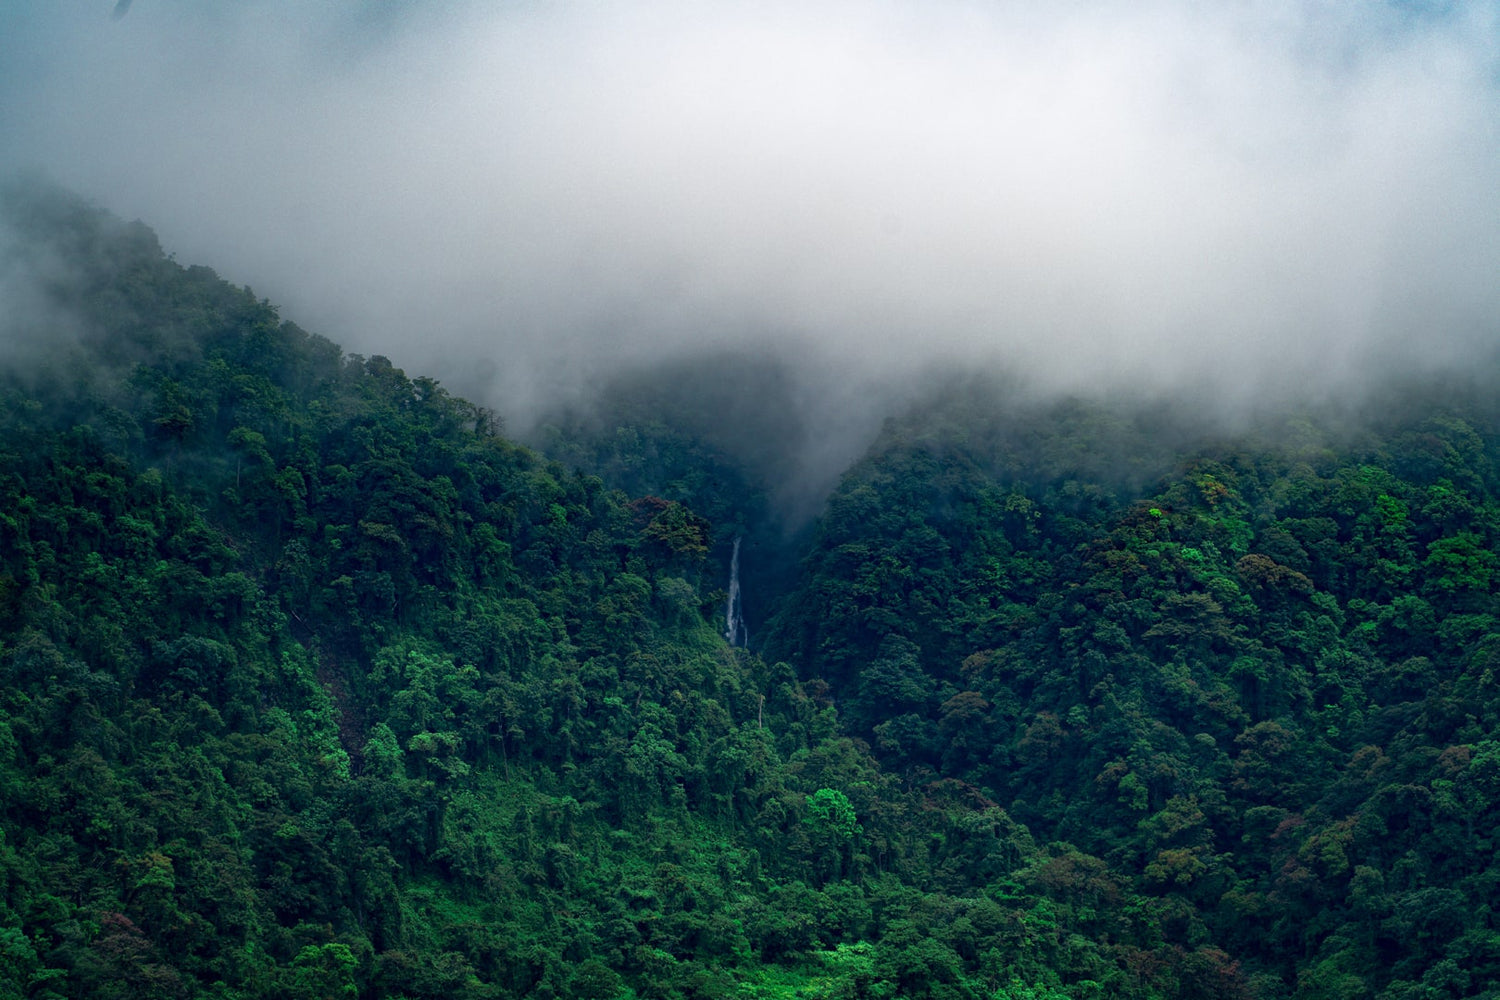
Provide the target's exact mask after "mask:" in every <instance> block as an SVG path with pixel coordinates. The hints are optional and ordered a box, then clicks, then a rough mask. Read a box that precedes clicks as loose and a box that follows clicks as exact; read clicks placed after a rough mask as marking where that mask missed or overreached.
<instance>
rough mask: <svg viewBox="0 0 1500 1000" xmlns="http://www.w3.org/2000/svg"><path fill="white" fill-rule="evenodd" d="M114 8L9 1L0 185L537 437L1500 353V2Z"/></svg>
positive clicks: (1, 16)
mask: <svg viewBox="0 0 1500 1000" xmlns="http://www.w3.org/2000/svg"><path fill="white" fill-rule="evenodd" d="M119 6H125V5H119ZM54 7H55V8H56V9H53V8H54ZM116 9H117V5H116V4H115V3H114V2H112V0H101V2H97V3H79V4H68V5H11V6H10V7H9V8H7V9H6V10H5V11H4V12H0V89H3V92H4V93H5V94H6V95H7V97H6V99H5V100H4V101H3V102H0V133H3V134H5V135H6V136H7V143H6V147H7V148H6V151H5V152H4V153H3V154H0V156H3V157H4V158H5V160H6V161H7V164H6V165H7V166H10V167H20V168H41V169H42V170H45V171H46V172H48V173H49V174H51V175H52V176H53V177H55V178H57V179H58V180H59V181H61V182H62V183H64V184H66V185H68V186H71V187H73V188H75V189H76V190H78V191H80V192H82V193H84V194H86V195H89V196H91V197H93V198H95V199H97V200H98V201H100V202H101V203H102V204H104V205H105V206H106V207H108V208H110V209H112V210H113V211H115V212H117V213H119V214H121V215H124V216H126V217H127V218H134V217H139V218H141V219H144V220H145V221H147V222H148V223H150V224H151V225H152V226H153V227H155V228H156V229H157V230H158V232H159V233H160V234H161V237H162V241H163V243H164V244H165V245H166V246H167V247H168V248H169V249H170V250H172V251H174V252H175V253H176V254H177V256H178V258H179V259H180V260H183V261H184V262H194V263H199V262H201V263H207V264H210V265H212V266H214V267H216V268H217V269H218V270H219V271H220V272H221V273H222V274H223V275H225V276H226V277H228V278H229V279H231V280H234V281H236V282H242V283H248V284H250V285H252V286H253V287H254V288H255V290H256V292H257V293H258V294H261V295H265V296H268V297H270V298H271V299H272V300H273V301H275V302H277V303H280V304H281V305H282V306H283V313H284V315H286V316H287V317H289V318H292V319H295V320H297V321H298V322H299V323H301V324H302V325H303V326H306V327H308V328H310V329H315V330H318V331H319V332H322V333H326V334H328V335H329V336H331V337H333V338H334V339H336V340H338V341H340V342H341V343H343V344H344V345H345V346H346V348H348V349H350V350H354V351H359V352H363V353H383V354H387V355H389V356H390V357H391V358H392V359H393V360H395V361H396V363H398V364H400V365H402V366H403V367H405V368H407V369H408V370H412V371H423V372H430V373H433V374H435V375H437V376H438V377H440V378H442V379H443V380H444V381H445V382H447V383H448V384H450V385H451V386H453V387H454V388H456V389H457V390H459V391H462V392H465V393H469V394H473V395H478V396H483V397H484V398H485V399H486V401H487V402H489V403H491V404H493V405H495V406H496V407H497V408H498V409H499V410H500V411H501V412H502V413H504V414H506V415H507V416H508V417H509V419H510V420H511V422H512V425H513V426H519V425H524V423H525V421H526V420H527V419H528V418H529V416H530V415H531V414H533V413H535V412H537V410H538V409H539V408H541V407H543V406H546V405H549V404H551V403H553V402H555V401H556V400H558V399H566V398H575V397H578V396H581V395H584V394H586V393H587V391H588V389H587V387H589V386H591V385H597V383H598V381H599V380H600V379H602V378H606V377H607V376H608V375H609V374H610V373H612V372H615V371H619V370H621V369H622V368H631V367H639V366H642V365H650V364H652V363H654V362H655V361H656V360H658V359H661V358H665V357H675V356H681V355H683V354H686V353H691V352H698V351H707V352H715V351H729V352H741V353H743V352H751V353H754V352H761V353H764V354H767V355H770V356H774V357H778V358H781V359H783V360H785V361H787V362H788V363H790V364H791V365H792V366H793V367H794V368H799V367H800V368H804V369H805V371H806V372H807V375H806V379H807V380H809V385H808V387H807V388H806V389H805V390H803V395H804V396H805V397H807V398H809V399H814V400H823V401H824V405H825V407H826V408H827V409H828V411H829V412H827V413H825V414H823V416H822V417H820V419H829V420H830V421H831V420H833V419H834V414H833V412H832V411H833V409H834V408H835V407H837V408H845V407H847V408H848V409H847V411H845V410H842V409H841V410H840V412H850V413H852V412H854V411H858V410H860V409H861V406H864V407H866V408H868V409H870V410H871V417H872V419H873V414H874V409H873V408H870V407H869V406H868V403H863V404H862V403H860V402H859V400H857V399H853V398H852V397H855V396H862V398H865V399H867V398H868V397H867V396H863V395H862V394H863V388H865V387H872V386H897V385H900V384H901V383H902V382H903V381H904V380H905V379H906V378H907V376H908V373H911V372H914V371H918V370H922V371H926V370H929V369H931V368H933V367H935V366H936V367H941V366H944V365H958V366H962V367H967V368H974V367H995V368H1006V369H1009V370H1012V371H1017V372H1020V373H1021V374H1022V375H1023V376H1025V377H1026V378H1027V379H1029V380H1031V381H1032V382H1033V383H1035V384H1038V385H1043V386H1047V387H1052V388H1057V389H1063V390H1070V391H1081V390H1089V389H1097V388H1101V387H1102V388H1106V389H1110V390H1116V389H1119V388H1120V387H1121V386H1143V387H1152V388H1156V389H1165V390H1171V389H1173V388H1174V387H1178V386H1184V385H1192V386H1193V387H1194V389H1195V391H1198V390H1202V389H1203V388H1204V387H1205V386H1209V387H1212V388H1213V389H1214V391H1216V392H1219V393H1221V394H1222V395H1223V397H1224V398H1225V399H1226V400H1228V401H1245V400H1249V399H1254V398H1257V397H1260V396H1264V395H1265V394H1268V393H1270V394H1277V393H1287V392H1302V393H1313V394H1316V393H1325V392H1336V391H1343V390H1345V389H1347V388H1349V387H1350V386H1358V385H1360V384H1363V383H1364V382H1366V381H1368V380H1370V379H1371V378H1373V377H1374V376H1375V375H1377V374H1378V373H1380V372H1382V371H1386V370H1389V369H1391V368H1411V367H1441V366H1444V365H1454V364H1462V363H1463V361H1464V359H1465V358H1467V357H1470V356H1471V355H1472V354H1473V352H1475V351H1476V350H1479V349H1481V348H1484V349H1486V350H1488V349H1489V348H1490V347H1492V346H1493V344H1494V342H1495V341H1496V340H1497V339H1500V338H1497V337H1496V334H1497V332H1500V331H1497V323H1500V321H1497V317H1500V283H1497V282H1496V281H1495V277H1494V276H1495V275H1496V274H1497V273H1500V198H1497V197H1496V192H1500V83H1497V81H1500V59H1497V51H1496V42H1495V39H1496V38H1497V37H1500V33H1497V28H1500V18H1497V13H1496V7H1495V5H1494V4H1491V3H1482V4H1481V3H1473V4H1463V3H1454V4H1443V5H1439V4H1432V5H1422V4H1418V3H1399V4H1398V3H1391V4H1388V5H1381V4H1359V5H1346V4H1335V3H1322V2H1313V0H1282V2H1272V3H1228V4H1212V5H1203V4H1193V3H1187V2H1159V3H1151V2H1147V3H1144V4H1135V3H1131V4H1126V3H1115V2H1107V0H1105V2H1098V3H1084V2H1074V3H1062V4H1055V5H1045V9H1042V8H1039V7H1038V5H1034V4H1022V3H1003V2H1002V3H979V2H972V3H965V2H941V0H940V2H937V3H925V4H916V3H896V2H875V3H858V4H856V3H847V2H833V3H828V4H816V5H808V4H793V3H778V2H773V3H769V4H758V5H728V4H722V5H721V4H712V3H710V4H696V3H686V2H663V3H656V4H639V5H637V4H613V3H572V4H559V3H513V4H504V5H496V4H489V3H468V4H444V5H411V6H410V7H408V6H407V5H402V4H395V3H369V4H361V5H357V6H356V5H347V6H346V5H321V4H317V5H315V4H304V3H297V2H293V0H262V2H256V3H249V2H245V3H228V2H225V3H220V4H213V5H208V4H201V3H196V2H188V0H138V2H136V3H134V4H133V5H129V6H128V8H127V9H126V10H125V11H124V12H123V16H120V17H118V18H113V17H111V14H112V13H113V12H115V11H116ZM825 388H826V390H827V391H824V389H825ZM856 388H858V389H860V390H861V391H860V392H856V391H855V390H856ZM871 391H874V390H871ZM810 405H811V404H810ZM814 408H815V407H814ZM844 423H846V424H848V423H851V421H849V420H846V421H844ZM852 424H854V425H857V426H858V427H859V428H860V429H859V430H857V431H850V432H848V433H849V434H850V435H852V436H853V437H858V436H859V435H860V434H863V433H865V429H867V425H868V421H866V420H863V418H861V419H860V420H852ZM825 447H826V446H825Z"/></svg>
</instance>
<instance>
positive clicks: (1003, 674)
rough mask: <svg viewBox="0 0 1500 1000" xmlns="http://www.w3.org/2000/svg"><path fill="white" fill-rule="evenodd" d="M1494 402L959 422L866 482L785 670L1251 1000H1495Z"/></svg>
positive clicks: (986, 409)
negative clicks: (1477, 999) (816, 679)
mask: <svg viewBox="0 0 1500 1000" xmlns="http://www.w3.org/2000/svg"><path fill="white" fill-rule="evenodd" d="M1481 381H1482V379H1481ZM1493 398H1494V397H1493V394H1492V393H1490V392H1488V391H1487V389H1486V387H1485V386H1484V385H1477V386H1476V385H1475V384H1473V383H1471V382H1466V381H1465V380H1462V379H1449V380H1445V381H1441V382H1439V383H1437V384H1429V385H1426V386H1414V385H1408V386H1407V387H1405V389H1403V390H1401V391H1398V392H1394V393H1393V394H1391V395H1387V396H1384V397H1382V398H1381V401H1380V406H1379V408H1378V411H1377V413H1376V414H1374V415H1371V414H1366V415H1365V418H1364V419H1363V420H1357V421H1351V420H1350V419H1348V417H1349V415H1348V414H1347V413H1346V414H1344V415H1342V416H1338V415H1336V414H1334V413H1333V412H1332V411H1331V410H1325V411H1323V412H1321V413H1319V412H1315V411H1312V412H1309V414H1306V415H1304V416H1302V417H1299V418H1297V419H1287V418H1279V419H1277V420H1276V421H1268V422H1263V423H1262V426H1261V427H1260V429H1259V430H1258V431H1255V432H1251V431H1239V432H1236V433H1234V434H1232V435H1220V436H1219V437H1218V439H1217V440H1208V439H1205V440H1202V441H1199V442H1197V443H1193V442H1190V441H1187V440H1181V439H1180V440H1179V441H1178V442H1176V443H1174V444H1173V445H1172V446H1171V447H1170V448H1167V449H1165V450H1164V449H1163V447H1162V445H1161V440H1162V438H1161V435H1160V434H1159V433H1156V432H1155V431H1154V430H1153V428H1152V423H1153V421H1154V419H1155V418H1154V417H1152V416H1150V415H1149V414H1145V413H1143V412H1142V411H1140V410H1133V409H1131V408H1128V407H1125V408H1120V407H1104V406H1093V405H1085V404H1078V403H1069V404H1065V405H1062V406H1052V407H1038V408H1033V409H1032V410H1031V412H1029V413H1027V412H1025V411H1024V410H1023V411H1020V412H1018V411H1017V410H1016V409H1015V408H1013V407H1009V406H1006V405H1005V404H1003V402H1001V401H1000V400H998V399H996V398H995V397H993V396H991V395H989V394H987V393H985V392H983V391H981V392H977V393H975V394H971V395H969V396H967V397H966V398H964V399H962V400H961V401H960V402H958V403H954V404H952V405H950V406H947V407H939V408H938V409H937V410H934V411H928V412H923V413H920V414H917V415H915V416H914V417H913V418H912V419H911V420H909V421H907V422H905V423H904V424H902V425H899V426H894V427H893V428H892V430H891V432H890V434H889V435H888V436H887V439H886V440H885V441H884V442H883V443H882V445H881V446H879V447H878V448H877V449H876V450H875V451H874V452H873V453H872V454H871V456H870V457H869V458H868V459H867V460H866V461H865V462H864V463H862V464H861V465H860V466H859V467H858V468H857V469H855V470H853V471H852V472H851V473H850V474H849V475H848V476H847V477H846V479H845V481H844V483H843V485H842V486H841V488H840V489H839V491H838V492H837V494H836V495H835V496H834V498H833V499H832V500H831V502H830V504H829V508H828V511H827V513H826V514H825V516H824V518H823V519H822V521H821V523H820V527H819V537H818V540H817V543H816V545H815V547H814V550H813V552H812V553H811V554H810V555H809V556H808V558H807V561H806V564H805V573H804V578H803V581H802V583H801V585H800V588H799V589H798V591H797V592H796V593H795V594H794V595H793V597H792V598H791V599H790V600H789V601H788V602H787V603H786V606H785V610H784V611H783V612H782V614H781V616H780V618H779V619H778V621H777V622H776V623H775V624H774V626H773V628H772V629H771V630H770V638H769V639H768V645H767V649H768V653H774V654H775V655H780V656H784V657H786V658H787V659H789V660H791V661H792V662H793V663H795V664H796V665H797V667H798V669H799V670H800V671H801V672H802V673H803V674H804V675H806V676H821V677H825V678H827V679H828V680H829V682H830V683H831V684H832V685H833V686H834V688H835V689H836V690H838V691H839V692H840V695H841V697H840V698H839V706H840V710H841V713H842V715H843V717H844V718H845V719H846V720H847V721H848V722H849V723H850V724H851V726H852V728H853V730H854V732H856V733H857V734H859V735H861V736H863V737H865V738H866V739H868V740H869V741H870V742H871V744H872V745H873V746H874V747H875V749H876V752H877V754H878V755H879V756H880V757H881V758H882V759H883V760H884V761H885V762H886V763H887V765H889V766H891V767H893V768H895V769H896V770H898V771H901V772H902V773H904V774H905V775H906V776H907V778H908V780H910V781H913V782H916V783H919V784H929V785H942V784H945V783H950V782H959V783H962V785H963V786H964V787H967V788H970V789H971V790H972V792H971V794H973V795H974V796H976V797H983V798H985V799H988V800H991V801H994V802H996V803H998V804H999V805H1000V806H1002V807H1004V808H1005V810H1006V811H1007V812H1008V813H1009V814H1010V816H1011V817H1013V819H1014V820H1016V821H1019V822H1022V823H1024V824H1026V825H1027V826H1028V827H1029V829H1030V831H1031V832H1032V834H1033V835H1034V836H1036V837H1037V838H1038V839H1039V840H1058V841H1066V842H1067V843H1069V844H1071V845H1073V847H1075V848H1076V849H1078V850H1079V851H1081V852H1083V853H1084V854H1085V855H1087V856H1089V857H1090V858H1092V859H1097V860H1094V861H1091V862H1090V863H1089V865H1080V866H1078V867H1075V868H1074V869H1073V870H1072V871H1070V872H1068V873H1067V874H1066V876H1064V877H1065V878H1066V879H1067V881H1068V882H1069V883H1070V885H1071V890H1070V891H1071V893H1072V895H1071V901H1072V904H1073V905H1074V906H1076V907H1084V908H1087V910H1088V911H1090V912H1095V913H1099V914H1101V915H1102V914H1105V913H1109V912H1112V911H1114V910H1116V909H1117V908H1118V907H1120V906H1123V905H1130V906H1139V905H1140V903H1139V900H1140V899H1148V900H1151V901H1152V902H1151V905H1150V906H1149V907H1145V908H1144V909H1143V910H1142V911H1141V912H1143V913H1149V914H1151V916H1150V917H1149V918H1148V919H1149V920H1151V921H1153V922H1154V923H1155V925H1156V928H1157V932H1159V933H1160V934H1162V935H1163V937H1164V938H1165V939H1166V940H1168V941H1175V942H1178V943H1180V944H1183V945H1187V944H1190V943H1198V944H1210V945H1211V946H1213V947H1215V948H1218V949H1221V950H1222V952H1223V953H1224V954H1225V955H1226V957H1227V958H1229V959H1232V960H1234V961H1236V962H1238V963H1239V970H1240V972H1241V974H1242V975H1243V976H1244V977H1246V978H1245V982H1246V983H1247V988H1250V989H1251V992H1252V995H1264V996H1280V995H1284V993H1283V991H1293V992H1294V995H1297V996H1350V997H1357V996H1375V995H1378V996H1380V997H1407V996H1424V997H1426V996H1453V997H1460V996H1480V995H1484V996H1488V995H1492V994H1491V993H1487V992H1484V991H1485V990H1488V989H1492V986H1491V984H1493V983H1495V982H1496V981H1500V935H1497V926H1496V923H1495V918H1494V916H1493V913H1492V910H1491V901H1492V899H1493V886H1494V885H1495V880H1496V879H1497V878H1500V864H1497V856H1496V854H1495V844H1494V843H1493V839H1492V838H1491V836H1490V831H1491V830H1493V829H1494V827H1495V824H1496V822H1497V821H1500V812H1497V809H1500V800H1497V797H1496V795H1497V793H1500V787H1497V786H1496V785H1495V784H1494V780H1495V775H1496V773H1497V771H1496V767H1497V765H1500V741H1497V739H1496V736H1497V726H1500V690H1497V689H1496V688H1495V685H1494V677H1493V674H1494V671H1495V667H1496V663H1497V659H1496V657H1497V656H1500V619H1497V613H1500V573H1497V570H1500V556H1497V554H1496V552H1497V547H1500V476H1497V465H1496V461H1495V460H1496V457H1497V455H1500V420H1497V419H1496V417H1497V415H1496V411H1495V408H1494V405H1493V402H1492V401H1493ZM1111 437H1113V438H1114V439H1115V441H1114V443H1113V444H1111V443H1110V440H1109V439H1110V438H1111ZM1172 451H1177V452H1178V455H1177V457H1176V458H1175V460H1172V461H1169V462H1167V463H1165V464H1164V465H1162V466H1160V478H1157V479H1155V481H1146V480H1142V478H1141V477H1140V476H1139V475H1137V474H1136V473H1137V472H1139V471H1142V470H1143V468H1144V467H1143V466H1141V465H1140V464H1139V463H1140V461H1141V459H1142V458H1143V457H1149V456H1152V455H1153V454H1154V455H1155V456H1156V457H1155V459H1152V461H1157V462H1159V461H1160V459H1162V458H1163V457H1165V455H1166V454H1170V453H1171V452H1172ZM1112 456H1114V457H1116V458H1119V457H1123V456H1129V457H1130V458H1131V459H1132V460H1133V461H1134V462H1136V463H1137V468H1136V470H1134V471H1132V470H1128V469H1125V468H1124V466H1123V465H1122V463H1121V462H1118V461H1112V460H1111V457H1112ZM1149 464H1150V462H1148V463H1147V465H1149ZM1132 897H1135V900H1134V901H1133V902H1131V903H1129V904H1126V903H1125V902H1124V901H1125V900H1127V899H1132ZM1215 995H1217V994H1215Z"/></svg>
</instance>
